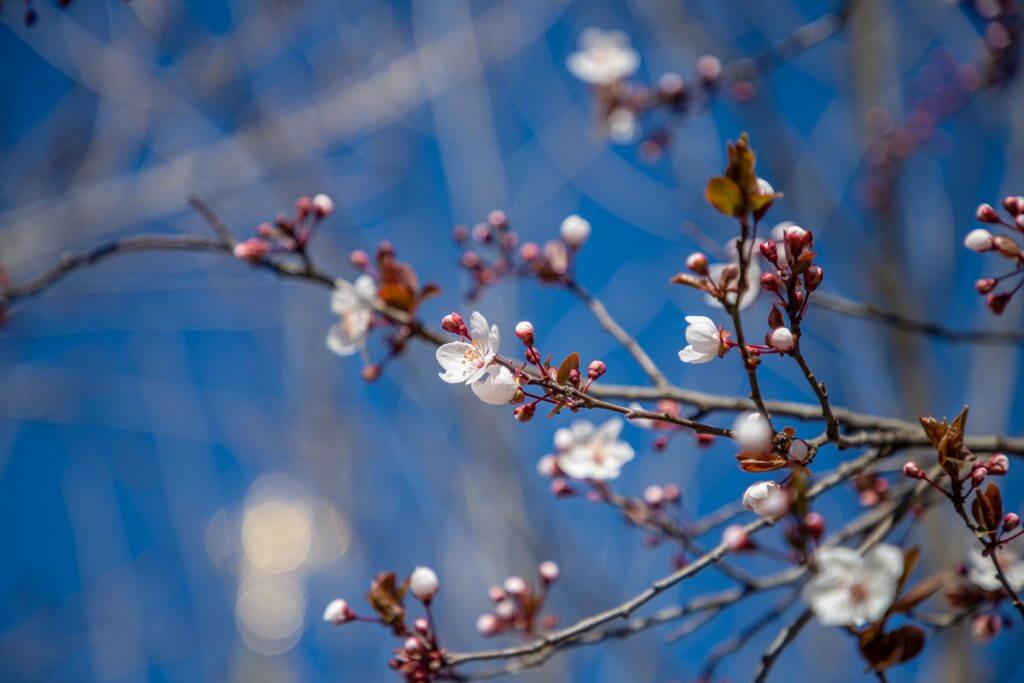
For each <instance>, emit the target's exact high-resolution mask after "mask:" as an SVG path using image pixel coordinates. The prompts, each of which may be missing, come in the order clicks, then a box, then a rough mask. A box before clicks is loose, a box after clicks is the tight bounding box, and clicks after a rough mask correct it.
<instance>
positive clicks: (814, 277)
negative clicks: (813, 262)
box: [804, 266, 825, 292]
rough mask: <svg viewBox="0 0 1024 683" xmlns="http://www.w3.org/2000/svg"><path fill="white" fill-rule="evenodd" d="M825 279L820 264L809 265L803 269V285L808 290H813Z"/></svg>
mask: <svg viewBox="0 0 1024 683" xmlns="http://www.w3.org/2000/svg"><path fill="white" fill-rule="evenodd" d="M824 279H825V271H824V270H823V269H822V267H821V266H810V267H809V268H808V269H807V270H805V271H804V287H805V288H806V289H807V291H808V292H813V291H814V290H816V289H817V288H818V286H819V285H821V281H822V280H824Z"/></svg>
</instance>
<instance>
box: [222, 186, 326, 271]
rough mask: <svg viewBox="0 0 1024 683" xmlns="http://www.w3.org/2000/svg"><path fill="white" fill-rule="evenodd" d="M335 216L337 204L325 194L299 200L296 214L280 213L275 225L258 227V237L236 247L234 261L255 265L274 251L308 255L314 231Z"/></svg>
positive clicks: (269, 224)
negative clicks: (332, 215)
mask: <svg viewBox="0 0 1024 683" xmlns="http://www.w3.org/2000/svg"><path fill="white" fill-rule="evenodd" d="M332 213H334V201H333V200H332V199H331V198H330V197H329V196H328V195H326V194H318V195H316V196H315V197H299V199H298V200H297V201H296V202H295V213H294V214H293V215H291V216H287V215H285V214H283V213H280V214H278V215H277V217H276V218H275V219H274V221H273V222H264V223H260V224H259V226H257V228H256V237H250V238H248V239H246V240H243V241H241V242H239V243H238V244H236V245H235V247H234V255H235V258H239V259H242V260H245V261H252V262H254V263H255V262H258V261H261V260H262V259H263V258H264V257H266V256H267V255H268V254H270V253H271V252H283V253H293V254H305V252H306V246H307V245H308V244H309V240H310V239H311V238H312V236H313V232H314V231H315V230H316V228H317V226H319V225H320V222H321V221H322V220H323V219H325V218H327V217H328V216H330V215H331V214H332Z"/></svg>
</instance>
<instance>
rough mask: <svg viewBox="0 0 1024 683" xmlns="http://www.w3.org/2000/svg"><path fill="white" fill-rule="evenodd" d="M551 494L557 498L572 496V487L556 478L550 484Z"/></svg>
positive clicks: (561, 479) (563, 480) (560, 478)
mask: <svg viewBox="0 0 1024 683" xmlns="http://www.w3.org/2000/svg"><path fill="white" fill-rule="evenodd" d="M551 493H553V494H555V496H557V497H558V498H565V497H566V496H571V495H572V494H573V490H572V487H571V486H569V482H567V481H566V480H565V479H563V478H562V477H558V478H556V479H554V480H553V481H552V482H551Z"/></svg>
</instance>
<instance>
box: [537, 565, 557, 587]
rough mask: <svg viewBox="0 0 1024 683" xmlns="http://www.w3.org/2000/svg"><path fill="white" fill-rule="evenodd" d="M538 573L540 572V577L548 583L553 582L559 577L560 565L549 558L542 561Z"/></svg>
mask: <svg viewBox="0 0 1024 683" xmlns="http://www.w3.org/2000/svg"><path fill="white" fill-rule="evenodd" d="M537 573H538V574H540V578H541V579H543V580H544V581H546V582H547V583H552V582H554V581H556V580H557V579H558V575H559V569H558V565H557V564H555V563H554V562H552V561H551V560H548V561H547V562H541V563H540V566H539V567H537Z"/></svg>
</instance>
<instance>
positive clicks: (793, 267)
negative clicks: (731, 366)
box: [758, 223, 825, 354]
mask: <svg viewBox="0 0 1024 683" xmlns="http://www.w3.org/2000/svg"><path fill="white" fill-rule="evenodd" d="M758 248H759V250H760V252H761V256H762V257H763V258H764V260H765V261H767V262H768V269H767V270H766V271H765V272H764V273H762V274H761V289H763V290H764V291H767V292H771V293H772V294H774V295H775V297H776V298H777V301H775V302H773V303H772V308H771V311H769V313H768V327H769V331H768V333H767V334H766V335H765V344H766V346H767V347H768V348H769V349H771V350H772V351H774V352H776V353H780V354H787V353H791V352H793V351H794V349H796V347H797V344H798V343H799V335H800V322H801V320H802V319H803V316H804V313H805V312H806V310H807V303H808V301H809V299H810V296H811V293H812V292H813V291H814V290H816V289H817V288H818V287H819V286H820V285H821V281H822V280H823V279H824V277H825V271H824V270H823V269H822V268H821V266H819V265H818V264H816V263H815V262H814V257H815V252H814V235H813V234H812V233H811V232H810V231H809V230H805V229H804V228H801V227H800V226H799V225H794V224H792V223H781V224H779V225H777V226H775V228H774V229H773V230H772V239H768V240H765V241H764V242H761V243H760V244H759V245H758ZM783 313H785V314H786V317H788V319H789V320H788V325H787V321H786V319H785V317H784V316H783Z"/></svg>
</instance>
